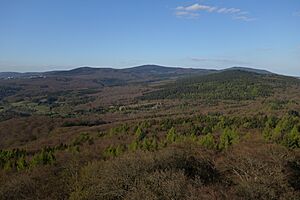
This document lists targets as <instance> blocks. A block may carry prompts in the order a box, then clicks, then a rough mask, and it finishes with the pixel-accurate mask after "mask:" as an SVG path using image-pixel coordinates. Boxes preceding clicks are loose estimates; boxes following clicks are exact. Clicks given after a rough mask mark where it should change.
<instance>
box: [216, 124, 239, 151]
mask: <svg viewBox="0 0 300 200" xmlns="http://www.w3.org/2000/svg"><path fill="white" fill-rule="evenodd" d="M238 139H239V136H238V134H237V132H236V131H234V130H231V129H229V128H226V129H225V130H224V131H223V133H222V135H221V137H220V143H219V148H220V149H227V148H228V147H229V146H230V145H232V144H234V143H236V142H237V141H238Z"/></svg>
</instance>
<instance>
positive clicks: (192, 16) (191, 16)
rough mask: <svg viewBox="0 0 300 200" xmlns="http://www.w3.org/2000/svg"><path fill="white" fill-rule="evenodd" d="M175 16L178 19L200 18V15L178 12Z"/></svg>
mask: <svg viewBox="0 0 300 200" xmlns="http://www.w3.org/2000/svg"><path fill="white" fill-rule="evenodd" d="M175 15H176V16H177V17H184V18H196V17H198V16H199V14H198V13H191V12H187V11H176V12H175Z"/></svg>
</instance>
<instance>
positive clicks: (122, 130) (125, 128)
mask: <svg viewBox="0 0 300 200" xmlns="http://www.w3.org/2000/svg"><path fill="white" fill-rule="evenodd" d="M129 130H130V127H129V125H128V124H127V123H125V124H120V125H118V126H116V127H113V128H111V129H110V131H109V135H111V136H113V135H119V134H128V133H129Z"/></svg>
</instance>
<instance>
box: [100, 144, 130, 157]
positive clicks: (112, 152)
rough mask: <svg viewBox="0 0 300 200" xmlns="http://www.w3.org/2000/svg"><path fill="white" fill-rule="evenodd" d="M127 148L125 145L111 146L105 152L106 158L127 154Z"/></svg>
mask: <svg viewBox="0 0 300 200" xmlns="http://www.w3.org/2000/svg"><path fill="white" fill-rule="evenodd" d="M125 150H126V146H125V145H117V146H112V145H111V146H109V147H108V148H106V149H105V151H104V156H105V157H115V156H119V155H121V154H122V153H123V152H125Z"/></svg>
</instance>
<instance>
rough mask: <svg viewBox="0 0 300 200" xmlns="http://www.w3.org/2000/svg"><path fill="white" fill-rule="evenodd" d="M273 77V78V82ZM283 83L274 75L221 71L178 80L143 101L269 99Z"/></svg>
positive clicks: (148, 95) (152, 93)
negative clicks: (274, 90) (167, 99)
mask: <svg viewBox="0 0 300 200" xmlns="http://www.w3.org/2000/svg"><path fill="white" fill-rule="evenodd" d="M274 78H277V81H276V82H274ZM286 81H288V80H284V79H283V78H280V77H276V76H275V75H274V76H273V77H270V76H265V75H260V74H256V73H251V72H244V71H239V70H237V71H225V72H222V73H215V74H210V75H206V76H198V77H194V78H188V79H183V80H179V81H177V82H175V83H174V84H169V85H167V86H165V87H164V88H162V89H161V90H158V91H154V92H150V93H148V94H146V95H144V96H143V99H166V98H169V99H174V98H189V99H206V100H253V99H255V98H257V97H267V96H270V95H271V94H272V93H273V89H274V88H276V87H281V88H282V87H284V86H285V83H286Z"/></svg>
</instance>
